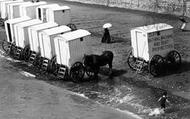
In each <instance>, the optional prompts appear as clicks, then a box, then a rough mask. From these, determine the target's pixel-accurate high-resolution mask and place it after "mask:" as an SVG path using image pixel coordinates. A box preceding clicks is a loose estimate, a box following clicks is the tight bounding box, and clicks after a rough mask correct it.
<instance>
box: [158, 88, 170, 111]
mask: <svg viewBox="0 0 190 119" xmlns="http://www.w3.org/2000/svg"><path fill="white" fill-rule="evenodd" d="M158 102H160V107H161V109H164V110H165V108H166V102H167V103H169V104H170V102H169V100H168V97H167V92H166V91H165V92H164V93H163V95H162V97H160V98H159V100H158Z"/></svg>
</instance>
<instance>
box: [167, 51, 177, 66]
mask: <svg viewBox="0 0 190 119" xmlns="http://www.w3.org/2000/svg"><path fill="white" fill-rule="evenodd" d="M166 59H167V63H168V64H169V66H171V67H170V68H171V69H178V68H179V66H180V64H181V56H180V54H179V53H178V52H177V51H175V50H173V51H171V52H169V53H168V55H167V57H166Z"/></svg>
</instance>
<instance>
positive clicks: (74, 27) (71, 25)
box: [67, 23, 77, 31]
mask: <svg viewBox="0 0 190 119" xmlns="http://www.w3.org/2000/svg"><path fill="white" fill-rule="evenodd" d="M67 26H68V27H69V28H71V30H72V31H75V30H77V27H76V25H75V24H72V23H70V24H67Z"/></svg>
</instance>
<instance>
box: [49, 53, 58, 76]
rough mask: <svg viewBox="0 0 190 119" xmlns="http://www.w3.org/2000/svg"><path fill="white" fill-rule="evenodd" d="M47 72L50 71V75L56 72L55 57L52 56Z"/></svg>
mask: <svg viewBox="0 0 190 119" xmlns="http://www.w3.org/2000/svg"><path fill="white" fill-rule="evenodd" d="M48 71H50V72H51V73H54V74H56V72H57V64H56V56H54V57H53V58H52V59H51V60H50V62H49V65H48Z"/></svg>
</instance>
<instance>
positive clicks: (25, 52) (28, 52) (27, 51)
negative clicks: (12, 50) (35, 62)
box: [23, 46, 31, 61]
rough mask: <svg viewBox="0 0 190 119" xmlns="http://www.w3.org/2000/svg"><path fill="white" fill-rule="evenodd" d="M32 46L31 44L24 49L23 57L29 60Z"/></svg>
mask: <svg viewBox="0 0 190 119" xmlns="http://www.w3.org/2000/svg"><path fill="white" fill-rule="evenodd" d="M30 54H31V53H30V47H29V46H26V47H25V48H24V50H23V59H24V60H25V61H28V59H29V57H30Z"/></svg>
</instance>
